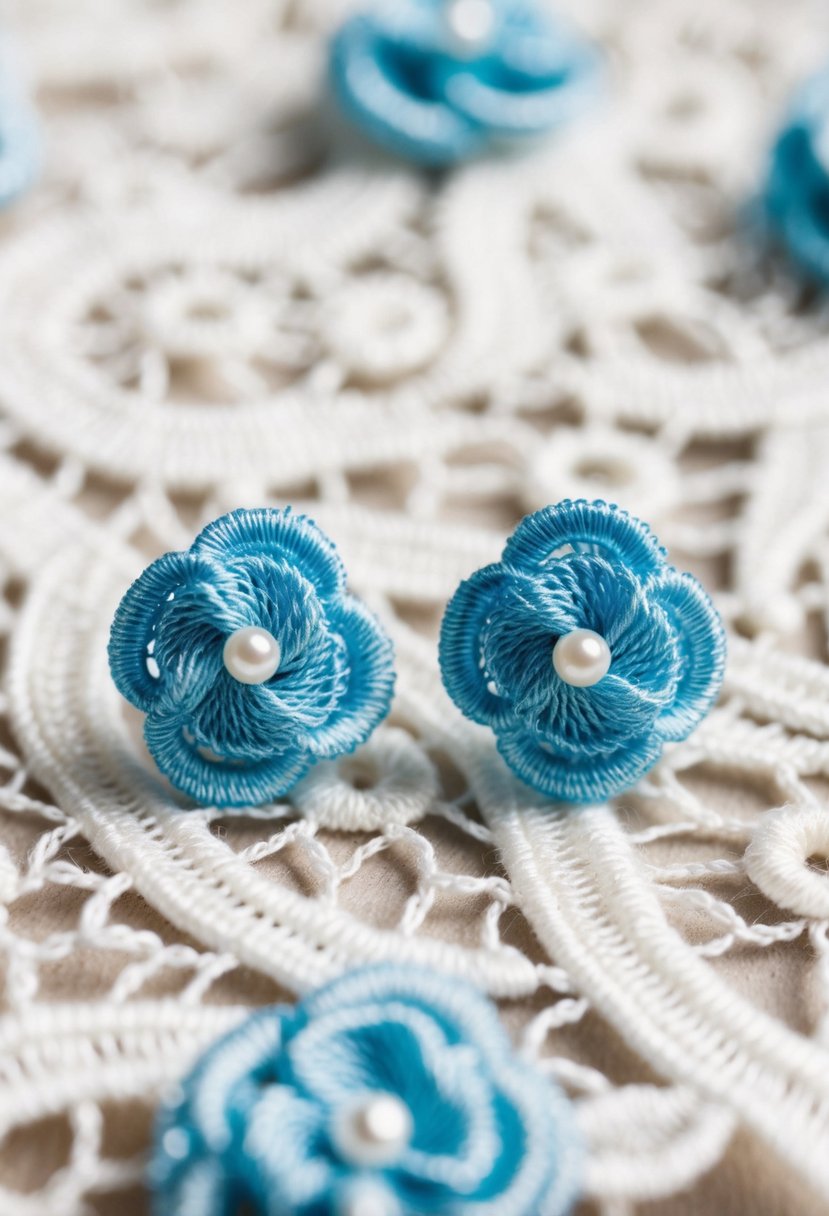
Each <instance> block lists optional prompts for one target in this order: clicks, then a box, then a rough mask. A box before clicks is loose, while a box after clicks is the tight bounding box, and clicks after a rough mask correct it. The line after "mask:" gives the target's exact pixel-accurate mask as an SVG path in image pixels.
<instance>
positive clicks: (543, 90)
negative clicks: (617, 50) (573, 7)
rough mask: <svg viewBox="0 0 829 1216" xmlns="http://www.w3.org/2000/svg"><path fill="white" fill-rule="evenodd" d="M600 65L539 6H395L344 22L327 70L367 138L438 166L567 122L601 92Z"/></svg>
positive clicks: (467, 2) (447, 2)
mask: <svg viewBox="0 0 829 1216" xmlns="http://www.w3.org/2000/svg"><path fill="white" fill-rule="evenodd" d="M597 64H598V60H597V56H596V53H595V52H594V51H593V49H592V48H591V47H590V46H589V45H588V44H586V43H585V42H583V41H582V40H581V39H580V38H579V37H578V36H577V35H575V34H574V33H573V32H572V31H570V30H569V29H567V28H566V27H565V25H564V24H563V23H562V22H559V21H558V20H554V19H553V18H552V17H551V16H549V15H548V14H547V13H546V12H544V10H543V9H542V8H540V7H539V6H538V5H537V4H535V3H533V2H532V0H393V2H391V3H388V2H387V3H385V4H381V5H380V6H379V7H378V8H377V10H376V11H373V12H367V13H364V14H359V15H357V16H354V17H352V18H350V19H349V20H348V21H347V22H346V23H345V25H344V26H343V27H342V29H341V30H340V31H339V32H338V33H337V34H336V35H335V37H334V39H333V42H332V46H331V63H330V70H331V78H332V82H333V87H334V91H335V94H336V96H337V98H338V99H339V102H340V105H341V106H342V108H343V111H344V112H345V113H346V114H347V115H348V116H349V117H350V118H351V119H352V120H353V121H354V122H355V123H356V124H357V125H358V126H359V127H361V128H362V129H363V130H364V131H365V132H366V133H367V134H368V135H369V136H370V137H371V138H373V139H374V140H376V142H377V143H379V144H382V145H384V146H385V147H386V148H388V149H390V150H391V151H392V152H395V153H398V154H399V155H401V156H404V157H407V158H409V159H411V160H414V161H416V162H418V163H420V164H424V165H431V166H441V165H449V164H452V163H454V162H456V161H460V160H464V159H466V158H468V157H471V156H474V155H475V154H477V153H479V152H481V151H483V150H485V149H486V148H487V147H489V146H492V145H493V144H497V143H501V142H507V141H512V140H515V139H518V138H522V137H523V138H528V137H532V136H538V135H541V134H542V133H543V132H545V131H547V130H549V129H550V128H552V127H554V126H557V125H558V124H559V123H563V122H566V121H567V120H568V119H570V118H571V117H573V116H574V115H575V114H576V113H578V111H579V110H581V109H582V108H583V107H584V105H585V103H586V101H587V100H588V99H589V98H591V97H592V96H593V94H594V93H595V90H596V79H597V75H598V72H597Z"/></svg>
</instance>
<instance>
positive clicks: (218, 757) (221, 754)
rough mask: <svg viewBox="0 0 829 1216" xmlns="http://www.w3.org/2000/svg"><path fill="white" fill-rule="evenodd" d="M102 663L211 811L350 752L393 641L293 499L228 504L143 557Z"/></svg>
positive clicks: (378, 716) (378, 692)
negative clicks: (284, 503)
mask: <svg viewBox="0 0 829 1216" xmlns="http://www.w3.org/2000/svg"><path fill="white" fill-rule="evenodd" d="M109 661H110V668H111V670H112V676H113V679H114V681H115V684H116V685H117V687H118V689H119V690H120V692H121V693H122V694H123V696H125V697H126V699H127V700H128V701H130V702H131V703H132V704H133V705H135V706H137V707H138V709H140V710H142V711H143V712H144V713H145V714H146V715H147V718H146V722H145V726H144V735H145V738H146V741H147V746H148V747H149V749H150V752H151V754H152V756H153V758H154V759H155V761H156V763H157V765H158V767H159V768H160V770H161V771H162V772H163V773H164V775H165V776H166V777H167V778H168V779H169V780H170V782H171V783H172V784H173V785H174V786H175V787H176V788H177V789H179V790H181V791H182V792H183V793H185V794H188V795H189V796H190V797H191V798H194V799H195V800H196V801H197V802H199V803H202V804H208V805H213V806H221V807H231V806H245V805H251V804H261V803H263V802H269V801H272V800H273V799H274V798H278V797H280V796H281V795H283V794H285V793H286V792H287V791H288V790H289V789H290V788H291V787H292V786H293V785H294V784H295V783H296V782H297V781H298V780H299V778H300V777H302V776H303V774H304V773H305V772H306V771H307V770H308V769H309V768H310V767H311V765H312V764H313V763H314V762H315V761H317V760H324V759H333V758H335V757H337V756H342V755H344V754H346V753H348V752H352V751H354V749H355V748H356V747H357V746H358V745H359V744H361V743H363V742H364V741H365V740H366V739H367V738H368V737H369V735H370V734H371V732H372V731H373V730H374V727H375V726H376V725H377V724H378V722H380V721H381V720H382V719H383V718H384V717H385V716H386V714H387V713H388V710H389V706H390V703H391V697H392V692H393V688H394V666H393V657H392V646H391V642H390V641H389V639H388V638H387V637H386V635H385V634H384V633H383V631H382V629H381V628H380V625H379V624H378V622H377V621H376V620H375V618H374V617H373V616H372V615H371V613H369V612H368V611H367V609H366V608H365V607H363V605H362V604H361V603H360V602H359V601H358V600H356V599H354V597H353V596H351V595H349V594H348V593H347V591H346V589H345V570H344V568H343V564H342V562H341V561H340V558H339V556H338V555H337V551H336V549H335V548H334V545H333V543H332V542H331V541H330V540H329V539H328V538H327V537H326V536H325V535H324V534H323V533H322V532H321V531H320V529H319V528H318V527H317V526H316V524H314V523H313V522H312V521H311V520H310V519H306V518H305V517H304V516H302V515H295V514H293V512H292V511H291V510H290V508H288V509H286V510H272V509H262V510H255V511H234V512H232V513H231V514H230V515H225V516H223V517H222V518H221V519H217V520H215V521H214V522H213V523H211V524H209V525H208V527H206V528H205V529H204V531H203V532H201V533H200V535H199V536H197V537H196V540H195V541H194V542H193V544H192V545H191V547H190V549H188V550H187V552H186V553H167V554H166V555H165V556H164V557H160V558H159V559H158V560H157V561H155V562H153V563H152V565H150V566H149V567H148V568H147V569H146V570H145V571H144V573H143V574H142V575H141V577H140V578H139V579H138V580H137V581H136V582H135V583H133V585H132V586H131V587H130V589H129V590H128V591H127V593H126V595H125V596H124V598H123V600H122V601H121V604H120V606H119V608H118V611H117V612H116V614H115V619H114V621H113V624H112V631H111V635H110V643H109Z"/></svg>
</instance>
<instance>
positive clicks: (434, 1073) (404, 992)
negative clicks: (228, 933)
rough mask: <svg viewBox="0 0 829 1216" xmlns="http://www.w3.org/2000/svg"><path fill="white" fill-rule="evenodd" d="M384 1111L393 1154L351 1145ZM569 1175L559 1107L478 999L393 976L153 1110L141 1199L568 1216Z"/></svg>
mask: <svg viewBox="0 0 829 1216" xmlns="http://www.w3.org/2000/svg"><path fill="white" fill-rule="evenodd" d="M378 1099H379V1100H380V1103H381V1109H385V1110H386V1111H387V1112H388V1111H389V1108H390V1110H391V1115H392V1116H393V1115H394V1114H395V1112H399V1113H400V1114H402V1117H403V1121H402V1123H401V1124H400V1126H401V1127H402V1128H403V1129H404V1132H403V1134H402V1135H401V1136H400V1138H399V1141H398V1142H397V1143H391V1142H390V1141H389V1140H388V1139H386V1140H385V1141H384V1142H382V1143H379V1144H378V1141H377V1140H375V1141H374V1143H371V1142H370V1141H369V1142H366V1140H365V1138H363V1139H362V1140H361V1138H360V1137H359V1135H357V1136H356V1137H355V1136H354V1135H353V1134H352V1135H351V1136H349V1135H348V1134H344V1129H345V1128H346V1127H348V1124H349V1121H351V1120H353V1117H354V1114H355V1112H356V1113H359V1112H360V1111H361V1110H363V1109H369V1108H370V1105H371V1103H372V1102H377V1100H378ZM380 1130H388V1124H387V1126H386V1128H385V1129H380ZM378 1148H379V1149H380V1154H379V1155H378ZM580 1157H581V1152H580V1146H579V1141H578V1136H577V1134H576V1131H575V1126H574V1120H573V1115H572V1111H571V1109H570V1106H569V1103H568V1102H567V1100H566V1098H565V1097H564V1095H563V1094H562V1093H561V1092H560V1091H559V1090H558V1089H557V1088H556V1087H554V1086H553V1085H552V1084H550V1083H549V1082H548V1081H547V1080H546V1079H545V1078H544V1077H543V1076H542V1075H541V1074H540V1073H539V1072H538V1071H537V1070H534V1069H531V1068H530V1067H528V1066H526V1065H524V1064H523V1063H522V1062H521V1061H520V1060H519V1059H518V1058H517V1057H516V1056H515V1055H514V1054H513V1051H512V1048H511V1046H510V1044H509V1042H508V1040H507V1038H506V1036H505V1034H504V1032H503V1030H502V1028H501V1026H500V1024H499V1022H498V1018H497V1016H496V1014H495V1011H494V1009H492V1008H491V1006H489V1005H488V1003H487V1002H486V1001H484V1000H483V998H482V997H480V996H479V995H478V993H477V992H475V991H474V990H473V989H471V988H468V987H467V986H466V985H464V984H462V983H457V982H452V983H448V984H447V982H446V979H445V977H441V976H439V975H437V974H434V973H432V972H428V971H421V970H420V969H418V968H408V967H407V968H405V969H404V968H400V967H397V966H394V965H386V966H382V967H368V968H364V969H361V970H357V971H354V972H352V973H350V974H349V975H347V976H345V977H343V978H341V979H339V980H336V981H334V982H333V983H332V984H330V985H328V986H327V987H326V988H323V989H321V990H319V991H318V992H316V993H315V994H314V995H312V996H310V997H308V998H306V999H305V1000H304V1001H303V1002H302V1003H301V1004H300V1005H298V1006H297V1007H296V1008H295V1009H291V1008H287V1007H276V1008H270V1009H265V1010H262V1011H261V1012H259V1013H257V1014H255V1015H254V1016H253V1017H251V1018H249V1019H248V1020H247V1021H246V1022H244V1023H243V1024H242V1025H241V1026H240V1027H238V1028H237V1029H236V1030H234V1031H232V1032H231V1033H230V1034H229V1035H227V1036H226V1037H225V1038H224V1039H223V1040H221V1041H220V1042H219V1043H217V1044H216V1045H215V1046H214V1047H212V1048H211V1049H210V1050H209V1051H208V1052H207V1053H206V1055H205V1056H204V1057H203V1058H202V1060H201V1061H200V1062H199V1064H197V1066H196V1068H195V1069H194V1070H193V1072H192V1073H191V1074H190V1076H189V1077H188V1078H187V1079H186V1080H185V1081H184V1083H183V1085H182V1086H181V1088H180V1090H178V1091H177V1093H176V1096H175V1098H174V1100H173V1103H172V1104H171V1105H170V1106H169V1107H168V1108H166V1109H164V1110H162V1113H161V1116H160V1119H159V1123H158V1128H157V1134H156V1149H155V1153H154V1156H153V1159H152V1163H151V1169H150V1181H151V1185H152V1187H153V1190H154V1193H155V1212H156V1213H157V1214H158V1216H185V1214H186V1216H191V1214H192V1216H223V1214H224V1213H226V1212H228V1211H230V1210H233V1211H234V1212H235V1211H237V1210H240V1209H244V1211H245V1212H247V1211H250V1212H251V1213H252V1214H259V1213H262V1214H263V1216H264V1214H266V1213H272V1214H275V1213H277V1212H279V1213H282V1212H285V1213H288V1212H290V1213H292V1216H341V1213H344V1212H346V1213H350V1212H364V1211H371V1212H378V1213H379V1212H383V1213H388V1214H389V1216H410V1214H411V1216H414V1213H419V1212H434V1213H442V1214H443V1216H474V1214H476V1213H480V1216H494V1214H495V1213H498V1216H561V1214H562V1213H564V1212H565V1211H568V1210H569V1208H570V1204H571V1202H572V1200H573V1197H574V1194H575V1190H576V1187H577V1183H578V1176H579V1165H580ZM369 1201H370V1202H369Z"/></svg>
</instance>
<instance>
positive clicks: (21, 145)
mask: <svg viewBox="0 0 829 1216" xmlns="http://www.w3.org/2000/svg"><path fill="white" fill-rule="evenodd" d="M18 58H19V57H18V54H17V50H16V48H15V46H14V44H13V43H12V42H11V41H10V40H9V39H8V38H6V37H5V36H0V208H2V207H7V206H8V205H9V204H10V203H13V202H14V201H15V199H17V198H18V197H19V196H20V195H21V194H24V193H25V191H26V190H28V189H29V187H30V186H31V185H32V183H33V182H34V180H35V177H36V176H37V173H38V169H39V167H40V133H39V130H38V122H37V118H36V117H35V114H34V111H33V109H32V106H31V104H30V102H29V99H28V97H27V96H26V90H25V88H24V84H23V81H22V80H21V78H20V72H19V64H18Z"/></svg>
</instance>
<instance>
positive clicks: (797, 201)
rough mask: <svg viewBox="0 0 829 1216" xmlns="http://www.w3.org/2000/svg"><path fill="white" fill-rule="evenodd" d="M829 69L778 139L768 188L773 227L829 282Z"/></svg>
mask: <svg viewBox="0 0 829 1216" xmlns="http://www.w3.org/2000/svg"><path fill="white" fill-rule="evenodd" d="M827 139H829V68H826V69H824V70H823V71H822V72H820V73H818V74H817V75H816V76H813V77H812V78H811V79H809V80H807V81H806V83H805V84H804V85H803V86H802V87H801V88H800V90H799V92H798V93H797V95H796V96H795V98H794V100H793V101H792V104H791V107H790V109H789V114H788V117H787V119H786V122H785V125H784V127H783V129H782V131H781V132H780V134H779V135H778V137H777V140H776V141H775V144H774V147H773V149H772V154H771V165H770V168H769V175H768V180H767V182H766V190H765V215H766V218H767V220H768V223H769V226H770V228H771V230H772V232H773V233H775V234H776V235H777V236H778V237H779V238H780V239H781V240H782V242H783V244H784V245H785V247H786V249H787V251H788V253H789V255H790V257H791V258H792V259H793V261H794V262H795V263H796V264H797V265H798V266H799V267H800V269H801V270H803V271H805V272H806V274H808V275H810V276H811V277H812V278H815V279H817V280H818V281H819V282H822V283H824V284H826V283H829V164H828V163H827V159H826V146H827Z"/></svg>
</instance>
